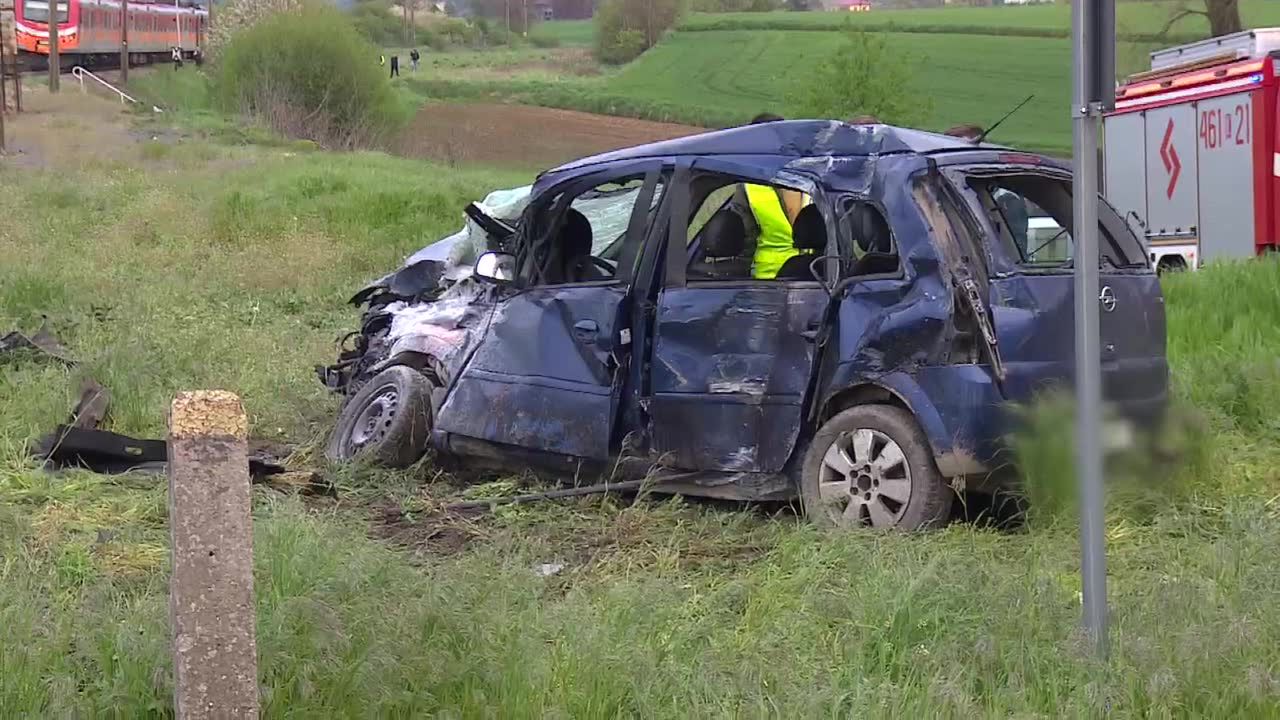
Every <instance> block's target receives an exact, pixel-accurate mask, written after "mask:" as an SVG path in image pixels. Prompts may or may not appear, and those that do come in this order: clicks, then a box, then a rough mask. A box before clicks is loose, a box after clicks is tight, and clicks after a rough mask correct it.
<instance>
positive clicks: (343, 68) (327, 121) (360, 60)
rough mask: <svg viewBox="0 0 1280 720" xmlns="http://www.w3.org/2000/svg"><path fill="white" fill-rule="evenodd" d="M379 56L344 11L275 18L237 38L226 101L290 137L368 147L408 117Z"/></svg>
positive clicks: (221, 83) (227, 55)
mask: <svg viewBox="0 0 1280 720" xmlns="http://www.w3.org/2000/svg"><path fill="white" fill-rule="evenodd" d="M377 57H378V50H377V49H376V48H375V47H374V46H373V45H371V44H370V43H369V41H368V40H367V39H365V38H364V37H362V36H361V34H360V33H359V32H358V31H357V30H356V29H355V27H354V26H353V25H352V24H351V23H350V22H348V21H347V19H346V18H345V17H344V16H343V15H341V14H340V13H338V12H337V11H336V10H332V9H326V8H308V9H305V10H303V11H302V12H301V13H290V14H279V15H275V16H273V17H270V18H267V19H266V20H263V21H262V22H260V23H258V24H257V25H255V26H254V27H252V28H250V29H248V30H244V31H242V32H241V33H240V34H238V35H236V36H234V37H233V38H232V39H231V42H230V43H229V44H228V45H227V47H226V49H225V51H224V53H223V56H222V58H221V60H220V61H219V64H218V74H217V92H218V99H219V101H220V102H221V103H222V104H223V106H224V108H225V109H227V110H228V111H231V112H238V113H242V114H244V115H246V116H249V117H253V118H256V119H259V120H262V121H264V122H265V123H266V124H268V125H269V126H271V127H272V128H273V129H275V130H277V131H279V132H281V133H284V134H286V135H288V136H290V137H294V138H301V139H306V140H312V141H314V142H316V143H317V144H319V145H321V146H324V147H328V148H342V149H349V148H354V147H359V146H367V145H370V144H373V143H375V142H377V141H379V140H380V139H382V137H383V136H384V135H385V134H386V133H389V132H391V131H393V130H394V129H395V128H396V126H397V125H398V124H399V123H400V122H402V121H403V119H404V112H403V109H402V106H401V105H400V103H398V102H397V101H396V97H395V94H394V93H393V92H392V90H391V86H390V84H389V83H388V81H387V80H386V79H385V78H384V77H383V76H382V72H383V71H382V69H381V68H379V67H378V63H377Z"/></svg>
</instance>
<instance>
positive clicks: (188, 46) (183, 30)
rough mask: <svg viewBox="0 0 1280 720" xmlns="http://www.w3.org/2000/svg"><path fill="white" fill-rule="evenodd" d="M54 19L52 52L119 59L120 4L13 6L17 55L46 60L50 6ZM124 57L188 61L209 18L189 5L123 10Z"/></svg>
mask: <svg viewBox="0 0 1280 720" xmlns="http://www.w3.org/2000/svg"><path fill="white" fill-rule="evenodd" d="M51 3H53V4H54V12H55V13H56V15H57V21H56V24H57V28H58V52H59V54H60V55H62V56H66V57H69V58H73V59H74V60H73V61H78V62H82V63H84V64H92V62H93V61H94V60H96V59H102V60H106V61H108V62H111V61H115V60H118V59H119V55H120V40H121V33H122V27H123V24H124V22H125V19H124V17H123V12H122V10H123V5H122V3H121V2H120V0H16V1H15V3H14V21H15V30H16V34H17V43H18V51H19V52H20V53H24V54H27V55H34V56H47V55H48V54H49V14H50V4H51ZM128 6H129V7H128V11H129V17H128V23H129V53H130V57H131V58H132V60H133V61H134V62H146V61H148V60H152V59H164V58H167V57H169V54H170V53H171V52H172V50H173V48H175V47H177V48H181V49H182V51H183V53H184V54H187V55H190V54H191V53H193V52H194V51H195V50H196V48H199V47H203V46H204V41H205V36H206V34H207V32H208V27H209V13H208V11H207V10H206V9H205V8H204V7H201V6H199V5H196V4H194V3H193V2H191V0H177V2H172V3H168V2H144V1H139V0H130V2H129V4H128Z"/></svg>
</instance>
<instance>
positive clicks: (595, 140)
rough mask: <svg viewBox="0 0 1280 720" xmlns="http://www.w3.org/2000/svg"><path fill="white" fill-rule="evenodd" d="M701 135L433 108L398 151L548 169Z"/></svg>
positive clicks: (675, 128)
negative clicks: (634, 147) (609, 153)
mask: <svg viewBox="0 0 1280 720" xmlns="http://www.w3.org/2000/svg"><path fill="white" fill-rule="evenodd" d="M700 131H701V128H695V127H689V126H687V125H671V124H667V123H656V122H648V121H645V120H632V119H629V118H619V117H612V116H608V115H593V114H591V113H582V112H573V111H570V110H552V109H550V108H541V107H531V106H528V105H498V104H459V103H430V104H428V105H426V106H425V107H424V108H423V109H422V110H421V111H420V112H419V113H418V115H417V117H415V118H414V120H413V122H412V123H411V124H410V126H409V128H408V130H406V131H405V134H404V136H402V138H401V142H400V147H399V152H400V153H401V154H403V155H405V156H407V157H416V158H422V159H426V160H435V161H438V162H445V163H450V164H463V163H466V164H478V165H491V166H497V167H516V168H529V169H545V168H549V167H554V166H556V165H559V164H561V163H564V162H567V161H569V160H573V159H575V158H579V157H582V156H584V155H592V154H595V153H600V152H605V151H608V150H616V149H618V148H622V147H628V146H630V145H639V144H642V143H646V142H654V141H657V140H667V139H670V138H674V137H681V136H684V135H692V134H694V133H697V132H700Z"/></svg>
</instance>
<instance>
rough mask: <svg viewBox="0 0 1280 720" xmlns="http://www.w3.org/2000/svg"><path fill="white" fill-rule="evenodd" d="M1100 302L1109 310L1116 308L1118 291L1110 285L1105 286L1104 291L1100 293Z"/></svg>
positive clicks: (1103, 307) (1104, 308)
mask: <svg viewBox="0 0 1280 720" xmlns="http://www.w3.org/2000/svg"><path fill="white" fill-rule="evenodd" d="M1098 302H1100V303H1102V309H1103V310H1106V311H1107V312H1111V311H1112V310H1115V309H1116V292H1115V291H1114V290H1112V289H1111V286H1110V285H1105V286H1103V288H1102V292H1100V293H1098Z"/></svg>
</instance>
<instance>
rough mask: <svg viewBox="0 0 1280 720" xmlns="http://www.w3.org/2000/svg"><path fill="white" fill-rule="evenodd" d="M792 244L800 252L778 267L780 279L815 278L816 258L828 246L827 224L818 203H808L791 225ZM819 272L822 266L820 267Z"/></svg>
mask: <svg viewBox="0 0 1280 720" xmlns="http://www.w3.org/2000/svg"><path fill="white" fill-rule="evenodd" d="M791 245H792V247H794V248H795V249H796V250H798V251H799V252H800V254H799V255H793V256H792V257H789V258H787V261H786V262H785V263H783V264H782V267H781V268H779V269H778V275H777V279H779V280H813V279H814V277H813V271H812V270H811V269H810V268H811V266H812V265H813V261H814V259H816V258H817V257H818V256H819V255H821V254H822V251H823V250H825V249H826V248H827V224H826V221H825V220H823V219H822V213H821V212H819V211H818V206H817V205H806V206H804V208H803V209H801V210H800V213H799V214H798V215H796V221H795V223H794V224H792V226H791ZM818 272H819V274H821V273H822V268H821V267H820V268H818Z"/></svg>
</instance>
